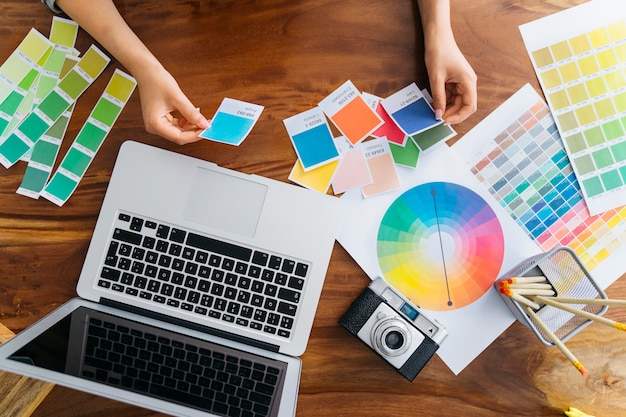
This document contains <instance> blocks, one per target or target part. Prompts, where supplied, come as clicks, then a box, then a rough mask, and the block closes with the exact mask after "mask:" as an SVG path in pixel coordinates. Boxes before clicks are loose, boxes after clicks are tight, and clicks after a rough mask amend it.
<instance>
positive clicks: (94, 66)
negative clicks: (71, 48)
mask: <svg viewBox="0 0 626 417" xmlns="http://www.w3.org/2000/svg"><path fill="white" fill-rule="evenodd" d="M110 61H111V59H110V58H109V57H107V56H106V55H105V54H104V53H103V52H102V51H100V50H99V49H98V48H97V47H96V46H94V45H92V46H91V47H90V48H89V49H88V50H87V52H85V55H83V56H82V58H81V59H80V61H79V62H78V64H77V65H78V67H80V68H81V69H82V70H83V71H85V72H86V73H87V74H88V75H89V76H90V77H91V78H98V76H99V75H100V73H102V71H103V70H104V68H105V67H106V66H107V65H108V64H109V62H110Z"/></svg>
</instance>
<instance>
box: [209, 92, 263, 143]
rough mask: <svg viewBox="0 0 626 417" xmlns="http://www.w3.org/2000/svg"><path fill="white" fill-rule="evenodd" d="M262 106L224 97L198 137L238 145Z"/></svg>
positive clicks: (245, 135) (257, 117)
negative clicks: (209, 123)
mask: <svg viewBox="0 0 626 417" xmlns="http://www.w3.org/2000/svg"><path fill="white" fill-rule="evenodd" d="M263 109H264V107H263V106H259V105H258V104H252V103H246V102H244V101H239V100H235V99H232V98H225V99H224V100H223V101H222V104H220V107H219V108H218V109H217V112H216V113H215V116H213V119H211V126H209V127H208V128H207V129H205V130H204V131H202V133H200V137H201V138H204V139H209V140H213V141H215V142H221V143H227V144H229V145H235V146H239V145H240V144H241V142H243V140H244V139H245V138H246V137H247V136H248V134H249V133H250V131H251V130H252V127H253V126H254V124H255V123H256V121H257V120H258V119H259V117H260V116H261V112H262V111H263Z"/></svg>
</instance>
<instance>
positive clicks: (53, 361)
mask: <svg viewBox="0 0 626 417" xmlns="http://www.w3.org/2000/svg"><path fill="white" fill-rule="evenodd" d="M9 359H12V360H16V361H20V362H22V363H26V364H29V365H33V366H36V367H41V368H45V369H48V370H51V371H55V372H59V373H63V374H68V375H72V376H75V377H79V378H82V379H87V380H91V381H96V382H99V383H102V384H105V385H109V386H114V387H118V388H121V389H124V390H127V391H132V392H135V393H139V394H143V395H147V396H150V397H153V398H159V399H162V400H166V401H168V402H173V403H177V404H181V405H184V406H187V407H192V408H195V409H199V410H203V411H207V412H210V413H213V414H218V415H235V414H236V415H266V416H271V415H276V412H277V405H278V403H279V402H280V393H281V391H282V385H283V382H284V375H285V370H286V366H287V365H286V364H285V363H284V362H281V361H276V360H273V359H267V358H260V357H258V356H255V355H251V354H248V353H246V352H243V351H240V350H237V349H233V348H230V347H226V346H222V345H219V344H215V343H211V342H207V341H204V340H199V339H195V338H192V337H189V336H185V335H181V334H178V333H175V332H172V331H169V330H164V329H160V328H157V327H152V326H148V325H146V324H143V323H137V322H134V321H131V320H128V319H125V318H122V317H118V316H115V315H111V314H107V313H103V312H101V311H96V310H92V309H89V308H87V307H80V308H78V309H76V310H74V311H73V312H71V313H70V314H69V315H67V316H66V317H65V318H63V319H62V320H61V321H59V322H57V323H56V324H55V325H54V326H52V327H50V328H49V329H48V330H46V331H45V332H44V333H42V334H41V335H40V336H38V337H37V338H35V339H34V340H32V341H31V342H30V343H28V344H27V345H25V346H24V347H22V348H21V349H19V350H18V351H16V352H15V353H14V354H13V355H11V356H10V358H9Z"/></svg>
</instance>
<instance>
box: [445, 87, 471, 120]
mask: <svg viewBox="0 0 626 417" xmlns="http://www.w3.org/2000/svg"><path fill="white" fill-rule="evenodd" d="M453 94H454V96H453V97H452V104H451V105H449V106H448V108H447V109H446V112H445V114H444V120H445V121H446V123H448V124H456V123H460V122H462V121H464V120H465V119H467V118H468V117H469V116H470V115H472V114H473V113H474V112H475V111H476V108H477V105H476V101H477V97H476V90H475V89H474V88H466V89H464V88H462V86H461V85H460V84H458V85H457V87H456V91H455V93H453Z"/></svg>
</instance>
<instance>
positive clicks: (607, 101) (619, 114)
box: [520, 0, 626, 214]
mask: <svg viewBox="0 0 626 417" xmlns="http://www.w3.org/2000/svg"><path fill="white" fill-rule="evenodd" d="M520 31H521V33H522V37H523V38H524V43H525V45H526V49H527V50H528V53H529V55H530V58H531V61H532V63H533V67H534V69H535V72H536V73H537V77H538V78H539V82H540V83H541V87H542V88H543V91H544V93H545V95H546V98H547V100H548V104H549V105H550V108H551V109H552V112H553V114H554V117H555V120H556V124H557V126H558V129H559V131H560V133H561V137H562V138H563V142H564V144H565V149H566V150H567V153H568V155H569V157H570V160H571V161H572V166H573V168H574V172H576V175H577V178H578V181H579V182H580V185H581V189H582V192H583V196H584V197H585V200H586V201H587V206H588V208H589V210H590V212H591V213H592V214H598V213H601V212H603V211H606V210H610V209H614V208H617V207H620V206H622V205H624V204H626V151H625V150H626V148H625V146H626V145H624V141H625V140H626V7H624V2H623V1H621V0H595V1H591V2H588V3H584V4H582V5H580V6H576V7H573V8H571V9H568V10H565V11H563V12H560V13H556V14H554V15H551V16H548V17H545V18H543V19H539V20H536V21H534V22H531V23H528V24H525V25H522V26H520Z"/></svg>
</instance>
